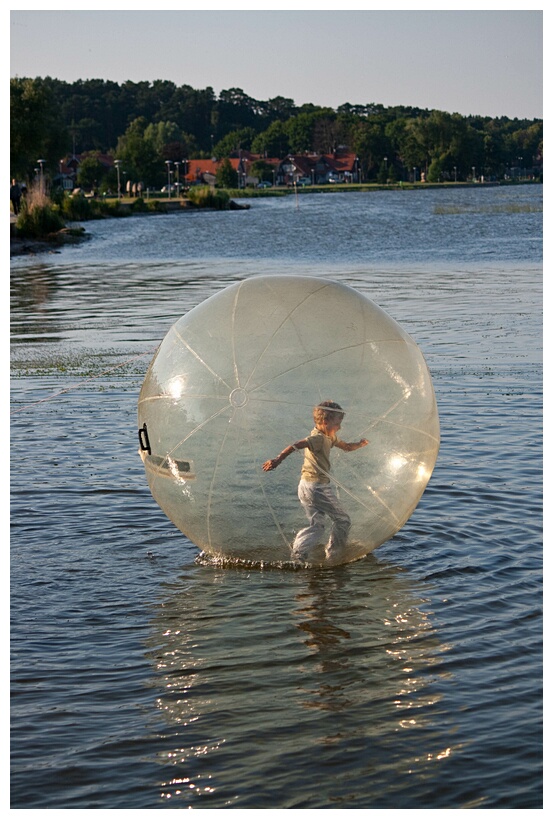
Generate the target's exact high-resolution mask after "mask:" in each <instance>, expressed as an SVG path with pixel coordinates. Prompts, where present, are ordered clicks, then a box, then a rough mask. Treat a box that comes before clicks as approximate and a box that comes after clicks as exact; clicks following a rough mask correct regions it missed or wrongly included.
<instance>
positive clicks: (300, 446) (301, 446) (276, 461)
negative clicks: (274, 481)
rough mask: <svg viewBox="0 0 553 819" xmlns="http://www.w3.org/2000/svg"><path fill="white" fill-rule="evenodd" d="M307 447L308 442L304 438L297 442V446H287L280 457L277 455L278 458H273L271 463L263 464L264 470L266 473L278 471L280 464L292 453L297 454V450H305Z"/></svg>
mask: <svg viewBox="0 0 553 819" xmlns="http://www.w3.org/2000/svg"><path fill="white" fill-rule="evenodd" d="M306 446H307V440H306V439H305V438H302V440H301V441H296V443H295V444H291V446H287V447H286V449H283V450H282V452H281V453H280V455H277V456H276V458H273V459H272V460H271V461H265V463H264V464H263V470H264V471H265V472H270V471H271V470H272V469H276V468H277V466H278V465H279V464H281V463H282V462H283V460H284V459H285V458H287V457H288V455H291V454H292V452H295V450H296V449H305V447H306Z"/></svg>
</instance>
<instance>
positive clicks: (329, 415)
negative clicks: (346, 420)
mask: <svg viewBox="0 0 553 819" xmlns="http://www.w3.org/2000/svg"><path fill="white" fill-rule="evenodd" d="M345 414H346V413H345V412H344V410H343V409H342V407H341V406H340V404H336V402H335V401H321V403H320V404H317V406H316V407H313V420H314V421H315V425H316V426H317V425H318V424H322V423H323V422H330V423H332V422H334V421H341V420H342V419H343V417H344V415H345Z"/></svg>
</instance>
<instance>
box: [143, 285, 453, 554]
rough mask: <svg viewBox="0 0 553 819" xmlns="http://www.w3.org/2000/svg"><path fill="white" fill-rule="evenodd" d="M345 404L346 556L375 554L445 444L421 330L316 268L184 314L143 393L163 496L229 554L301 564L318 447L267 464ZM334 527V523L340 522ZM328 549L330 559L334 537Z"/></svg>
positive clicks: (183, 520)
mask: <svg viewBox="0 0 553 819" xmlns="http://www.w3.org/2000/svg"><path fill="white" fill-rule="evenodd" d="M325 400H332V401H335V402H337V403H338V404H339V405H340V406H341V407H342V408H343V410H344V411H345V415H344V417H343V422H342V428H341V429H340V431H339V437H340V438H341V439H342V440H344V441H359V440H360V439H362V438H366V439H368V441H369V444H368V445H367V446H364V447H363V448H360V449H358V450H356V451H354V452H344V451H342V450H341V449H339V448H338V447H336V446H334V447H333V448H332V449H331V453H330V458H331V470H330V473H329V474H330V481H331V484H332V486H333V487H334V489H335V490H336V493H337V494H338V496H339V499H340V503H341V505H342V506H343V508H344V509H346V510H347V514H348V515H349V517H350V518H351V528H350V530H349V534H348V542H347V545H346V547H345V549H344V550H343V553H342V554H341V555H340V557H339V559H338V561H337V560H336V558H335V557H334V558H333V560H334V562H339V563H348V562H351V561H353V560H357V559H359V558H360V557H363V556H364V555H366V554H368V553H369V552H372V551H373V550H374V549H376V548H377V547H378V546H380V545H381V544H382V543H384V542H385V541H387V540H388V539H389V538H391V537H392V536H393V535H394V534H395V533H396V532H397V531H398V530H399V529H400V528H401V527H402V526H403V525H404V524H405V522H406V521H407V520H408V519H409V517H410V516H411V514H412V512H413V511H414V509H415V507H416V506H417V503H418V502H419V500H420V498H421V496H422V494H423V492H424V489H425V487H426V485H427V483H428V480H429V479H430V476H431V474H432V470H433V468H434V465H435V462H436V458H437V455H438V448H439V438H440V432H439V420H438V411H437V407H436V400H435V395H434V390H433V386H432V380H431V377H430V374H429V371H428V368H427V366H426V363H425V360H424V358H423V355H422V353H421V351H420V349H419V348H418V346H417V344H416V343H415V342H414V341H413V339H412V338H411V337H410V336H409V335H408V334H407V333H406V332H405V331H404V330H403V329H402V328H401V327H400V326H399V324H397V323H396V322H395V321H394V320H393V319H392V318H391V317H390V316H389V315H387V313H385V312H384V311H383V310H382V309H381V308H380V307H378V306H377V305H376V304H375V303H374V302H372V301H371V300H370V299H368V298H367V297H365V296H364V295H362V294H361V293H359V292H357V291H356V290H354V289H352V288H351V287H348V286H346V285H344V284H340V283H337V282H334V281H329V280H327V279H323V278H317V277H311V276H288V275H277V276H255V277H252V278H249V279H246V280H245V281H242V282H239V283H236V284H233V285H231V286H229V287H227V288H225V289H224V290H222V291H220V292H218V293H216V294H215V295H213V296H211V297H210V298H208V299H207V300H206V301H204V302H203V303H201V304H199V305H198V306H197V307H195V308H194V309H193V310H191V311H190V312H188V313H187V314H186V315H184V316H183V317H182V318H181V319H179V320H178V321H177V322H176V323H175V324H174V325H173V327H172V328H171V329H170V330H169V332H168V333H167V336H166V337H165V339H164V340H163V342H162V343H161V345H160V347H159V349H158V350H157V352H156V354H155V357H154V359H153V361H152V362H151V364H150V367H149V369H148V372H147V374H146V377H145V379H144V383H143V385H142V389H141V392H140V397H139V402H138V426H139V437H140V454H141V457H142V460H143V462H144V467H145V470H146V475H147V479H148V483H149V487H150V490H151V493H152V495H153V497H154V498H155V500H156V501H157V503H158V504H159V505H160V507H161V508H162V509H163V511H164V512H165V514H166V515H167V516H168V517H169V519H170V520H171V521H172V522H173V523H174V524H175V526H177V527H178V529H180V531H181V532H183V533H184V534H185V535H186V537H187V538H189V539H190V540H191V541H192V542H193V543H194V544H195V545H196V546H197V547H198V548H199V549H200V550H201V551H202V552H203V553H204V554H206V555H208V556H210V557H212V558H213V559H216V560H222V561H223V560H224V561H229V560H230V561H246V562H248V563H255V564H258V563H260V564H267V563H271V564H277V565H283V564H288V563H290V561H291V560H292V554H291V546H292V544H293V542H294V538H295V536H296V534H297V532H298V531H299V530H300V529H303V528H304V527H305V526H306V525H307V520H306V517H305V513H304V511H303V508H302V506H301V505H300V503H299V500H298V494H297V490H298V481H299V478H300V472H301V468H302V463H303V459H304V454H305V453H304V452H302V451H297V452H293V453H292V454H291V455H290V456H289V457H287V458H286V459H285V460H284V461H283V462H282V463H281V464H280V465H279V467H278V469H275V470H274V471H271V472H265V471H264V470H263V463H264V462H266V461H267V460H268V459H272V458H275V457H276V456H277V455H278V454H279V453H280V452H282V450H283V449H285V448H286V447H287V446H288V445H290V444H293V443H294V442H296V441H298V440H301V439H303V438H305V437H306V436H308V435H309V434H310V433H311V430H312V429H313V426H314V422H313V408H314V407H315V406H316V405H318V404H320V403H321V402H322V401H325ZM328 523H329V524H330V521H328ZM320 545H321V548H320V550H319V552H318V553H317V554H315V556H314V557H313V558H312V560H311V563H312V564H313V565H324V564H325V562H328V561H329V558H328V557H326V556H325V548H324V547H325V543H324V542H322V543H321V544H320Z"/></svg>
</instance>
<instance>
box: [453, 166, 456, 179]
mask: <svg viewBox="0 0 553 819" xmlns="http://www.w3.org/2000/svg"><path fill="white" fill-rule="evenodd" d="M453 173H454V175H455V181H456V182H457V165H454V166H453Z"/></svg>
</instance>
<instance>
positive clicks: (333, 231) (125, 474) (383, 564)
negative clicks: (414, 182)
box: [11, 186, 542, 809]
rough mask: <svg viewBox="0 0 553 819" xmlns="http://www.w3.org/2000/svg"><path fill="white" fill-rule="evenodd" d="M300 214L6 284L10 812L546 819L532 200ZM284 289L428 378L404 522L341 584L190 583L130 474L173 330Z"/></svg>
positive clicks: (234, 579) (255, 209)
mask: <svg viewBox="0 0 553 819" xmlns="http://www.w3.org/2000/svg"><path fill="white" fill-rule="evenodd" d="M298 201H299V208H298V207H296V202H295V200H294V197H287V198H285V199H278V200H269V199H267V200H256V201H253V202H252V207H251V208H250V210H247V211H240V212H239V211H233V212H228V213H195V214H171V215H167V216H155V217H151V218H150V217H136V218H131V219H122V220H109V221H104V222H97V223H87V225H86V228H87V232H89V233H90V235H91V238H90V240H89V241H88V242H87V243H85V244H83V245H81V246H78V247H75V246H71V247H67V248H64V249H62V250H61V252H59V253H54V254H44V255H40V256H36V257H26V258H17V259H14V260H13V261H12V272H11V285H12V393H11V402H12V416H11V460H12V545H11V563H12V565H11V581H12V592H11V594H12V597H11V609H12V780H11V788H12V790H11V798H12V807H13V808H36V809H51V808H56V809H72V808H73V809H76V808H80V809H82V808H84V809H90V808H96V809H98V808H102V809H120V808H125V809H152V808H198V809H205V808H243V809H253V808H261V809H263V808H270V809H275V808H276V809H278V808H282V809H290V808H324V809H328V808H354V809H366V808H387V809H413V808H430V809H438V808H440V809H444V808H457V809H459V808H493V809H497V808H539V807H540V806H541V799H542V796H541V752H542V751H541V674H542V665H541V661H542V660H541V627H542V626H541V622H542V621H541V267H542V261H541V241H542V229H541V213H540V208H541V187H532V186H526V187H520V188H515V189H505V188H490V189H479V188H476V189H469V190H465V191H457V192H452V191H439V190H438V191H434V190H428V191H421V192H407V191H395V192H382V193H378V194H376V193H375V194H370V195H369V194H343V195H342V194H332V195H328V196H322V195H321V196H303V197H299V200H298ZM446 206H447V207H446ZM275 272H295V273H305V274H308V275H310V274H311V275H322V276H327V277H329V278H332V279H335V280H338V281H341V282H344V283H346V284H349V285H351V286H353V287H356V288H357V289H359V290H360V291H362V292H363V293H365V294H366V295H368V296H369V297H370V298H372V299H374V300H375V301H376V302H377V303H378V304H380V306H381V307H383V308H384V309H385V310H387V311H388V312H389V313H390V314H391V315H392V316H393V317H394V318H395V319H396V320H398V321H399V322H400V323H401V324H402V326H403V327H404V328H405V329H406V330H407V331H408V332H409V333H410V334H411V335H412V336H413V338H414V339H415V340H416V341H417V343H418V344H419V346H420V347H421V349H422V351H423V353H424V355H425V357H426V360H427V362H428V365H429V368H430V371H431V373H432V377H433V380H434V387H435V390H436V396H437V401H438V407H439V411H440V421H441V429H442V445H441V450H440V455H439V459H438V463H437V466H436V469H435V471H434V474H433V477H432V479H431V481H430V483H429V486H428V488H427V490H426V492H425V494H424V496H423V498H422V500H421V502H420V504H419V506H418V507H417V510H416V511H415V513H414V515H413V516H412V518H411V519H410V520H409V522H408V523H407V524H406V526H405V527H404V528H403V529H402V530H401V531H400V532H399V533H398V534H397V535H396V537H394V538H393V539H392V540H391V541H389V542H388V543H386V544H384V545H383V546H382V547H380V548H379V549H378V550H377V551H376V552H375V553H374V554H373V555H370V556H369V557H367V558H366V559H364V560H362V561H359V562H358V563H355V564H352V565H349V566H344V567H340V568H337V569H332V570H312V571H305V570H300V571H283V570H276V569H270V568H267V569H265V570H262V571H261V570H258V569H256V570H252V569H248V568H245V567H225V568H222V567H219V566H213V565H210V564H205V563H204V562H202V561H198V559H197V558H198V550H197V549H196V548H195V547H194V546H193V545H192V544H191V543H190V542H188V541H187V539H186V538H184V537H183V535H181V534H180V533H179V532H178V531H176V530H175V529H174V527H173V526H172V525H171V523H170V522H169V521H168V520H167V519H166V518H165V516H164V515H163V513H162V512H161V510H160V509H159V508H158V507H157V505H156V504H155V502H154V501H153V499H152V498H151V496H150V494H149V491H148V488H147V485H146V480H145V476H144V474H143V469H142V465H141V462H140V459H139V458H138V456H137V448H138V440H137V436H136V402H137V397H138V392H139V390H140V386H141V383H142V379H143V377H144V374H145V371H146V368H147V365H148V363H149V360H150V359H151V356H152V355H153V351H154V350H155V348H156V347H157V344H158V343H159V341H160V340H161V339H162V338H163V336H164V335H165V333H166V332H167V330H168V329H169V327H170V326H171V324H172V323H173V322H174V321H175V320H176V319H177V318H178V317H179V316H180V315H182V314H183V313H184V312H185V311H186V310H188V309H190V308H191V307H192V306H194V305H195V304H197V303H199V302H200V301H201V300H203V299H204V298H206V297H208V296H209V295H211V294H212V293H214V292H216V291H217V290H219V289H221V288H222V287H224V286H226V285H227V284H229V283H231V282H234V281H238V280H241V279H243V278H245V277H248V276H251V275H255V274H257V273H275Z"/></svg>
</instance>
